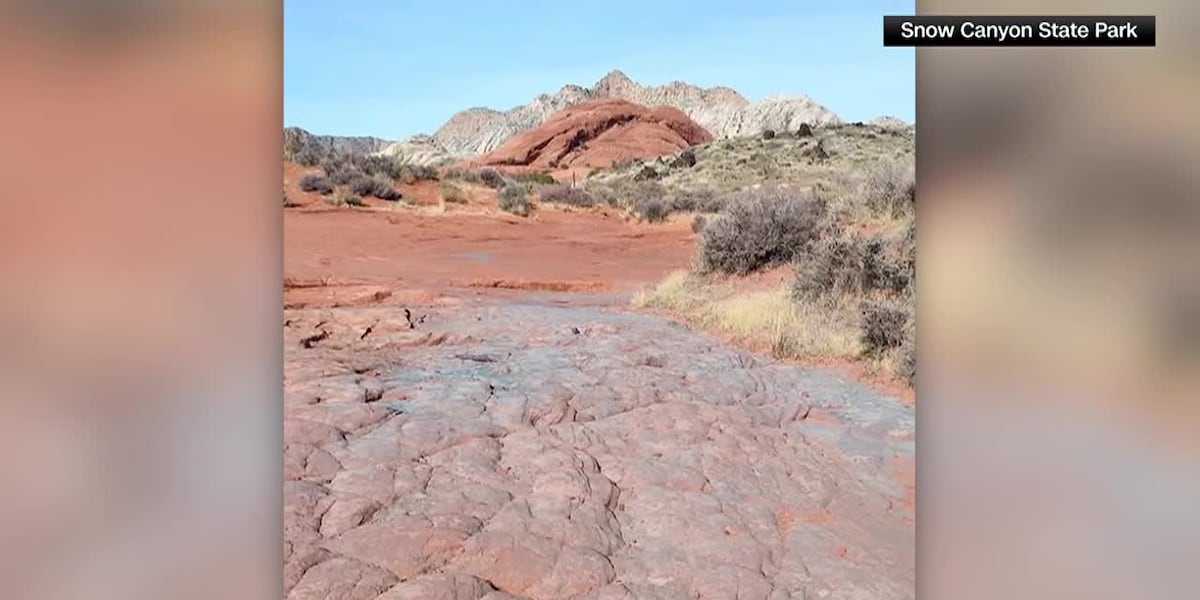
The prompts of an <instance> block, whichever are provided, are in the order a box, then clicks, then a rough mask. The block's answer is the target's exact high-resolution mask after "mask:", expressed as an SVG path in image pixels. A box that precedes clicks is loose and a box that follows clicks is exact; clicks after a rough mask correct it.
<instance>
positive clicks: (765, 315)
mask: <svg viewBox="0 0 1200 600" xmlns="http://www.w3.org/2000/svg"><path fill="white" fill-rule="evenodd" d="M634 303H635V305H637V306H640V307H643V308H652V309H659V310H665V311H668V312H670V313H671V314H673V315H675V316H677V317H678V318H680V319H682V320H684V321H686V322H688V323H691V324H693V325H695V326H697V327H701V328H704V329H710V330H713V331H717V332H720V333H723V334H727V335H730V336H733V337H734V338H737V339H739V340H741V341H743V342H745V343H747V344H748V345H751V346H754V347H759V348H763V349H765V350H769V351H770V352H771V354H772V355H773V356H775V357H776V358H782V359H794V360H813V359H818V360H819V359H830V358H833V359H854V358H857V357H858V356H860V355H861V354H862V346H861V343H860V341H859V335H858V326H857V324H856V322H855V319H854V308H853V306H851V305H850V304H849V303H847V304H844V305H834V306H818V305H806V304H799V303H796V302H793V301H792V300H791V297H790V294H789V290H788V289H787V288H786V286H780V287H779V288H777V289H771V290H765V291H755V292H738V291H737V290H736V286H733V285H730V284H726V283H722V282H718V281H714V280H711V279H708V278H706V277H704V276H701V275H697V274H695V273H691V272H688V271H676V272H675V273H672V274H671V275H669V276H668V277H667V278H666V279H664V280H663V281H662V282H660V283H659V284H657V285H655V286H653V287H651V288H649V289H646V290H644V291H642V292H641V293H639V294H638V295H637V296H636V297H635V298H634Z"/></svg>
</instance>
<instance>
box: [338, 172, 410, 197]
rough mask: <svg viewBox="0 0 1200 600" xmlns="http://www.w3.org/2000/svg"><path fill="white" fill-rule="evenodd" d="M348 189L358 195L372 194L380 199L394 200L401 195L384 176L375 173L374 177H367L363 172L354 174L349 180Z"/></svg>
mask: <svg viewBox="0 0 1200 600" xmlns="http://www.w3.org/2000/svg"><path fill="white" fill-rule="evenodd" d="M349 187H350V191H351V192H353V193H355V194H357V195H359V196H363V197H366V196H374V197H376V198H379V199H380V200H387V201H390V202H395V201H397V200H399V199H400V198H401V197H402V195H401V194H400V192H398V191H396V189H395V188H393V187H392V184H391V182H389V181H388V180H387V179H386V177H385V176H382V175H376V176H375V177H367V176H366V175H363V174H358V175H355V176H354V177H352V178H351V180H350V184H349Z"/></svg>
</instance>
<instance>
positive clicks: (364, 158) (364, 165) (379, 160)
mask: <svg viewBox="0 0 1200 600" xmlns="http://www.w3.org/2000/svg"><path fill="white" fill-rule="evenodd" d="M350 162H351V164H353V165H354V166H355V167H356V168H357V169H358V170H359V171H362V172H363V173H366V174H367V175H387V176H388V177H389V178H394V177H395V175H396V167H397V165H396V162H395V161H394V160H392V158H391V157H388V156H381V155H378V154H358V155H354V156H352V157H350Z"/></svg>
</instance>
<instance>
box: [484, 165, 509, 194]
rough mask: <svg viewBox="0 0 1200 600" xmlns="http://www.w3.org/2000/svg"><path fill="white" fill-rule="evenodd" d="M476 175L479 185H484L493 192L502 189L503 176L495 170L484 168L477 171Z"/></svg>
mask: <svg viewBox="0 0 1200 600" xmlns="http://www.w3.org/2000/svg"><path fill="white" fill-rule="evenodd" d="M477 175H478V177H479V182H480V183H482V184H483V185H486V186H488V187H490V188H492V189H494V190H498V189H500V188H502V187H504V184H505V180H504V176H503V175H501V174H500V172H499V171H497V170H495V169H492V168H490V167H484V168H482V169H480V170H479V171H478V173H477Z"/></svg>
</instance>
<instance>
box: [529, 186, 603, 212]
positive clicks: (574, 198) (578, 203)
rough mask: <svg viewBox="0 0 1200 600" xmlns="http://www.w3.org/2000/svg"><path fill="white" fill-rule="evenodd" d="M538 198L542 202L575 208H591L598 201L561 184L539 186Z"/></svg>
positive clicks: (586, 193) (587, 194) (578, 189)
mask: <svg viewBox="0 0 1200 600" xmlns="http://www.w3.org/2000/svg"><path fill="white" fill-rule="evenodd" d="M538 197H539V198H540V199H541V201H542V202H547V203H550V204H562V205H564V206H574V207H576V208H591V207H593V206H596V204H598V203H599V200H597V199H596V197H595V196H593V195H591V194H589V193H588V192H587V191H586V190H583V189H581V188H576V187H571V186H569V185H561V184H553V185H543V186H540V187H539V188H538Z"/></svg>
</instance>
